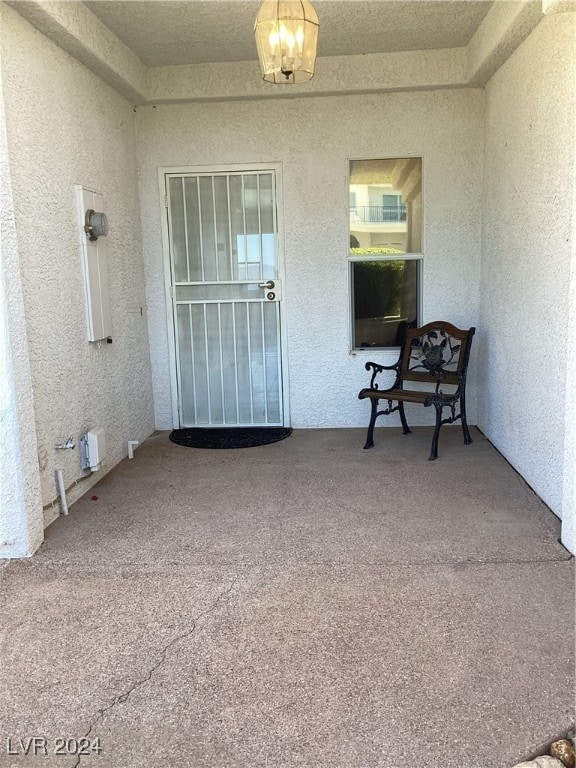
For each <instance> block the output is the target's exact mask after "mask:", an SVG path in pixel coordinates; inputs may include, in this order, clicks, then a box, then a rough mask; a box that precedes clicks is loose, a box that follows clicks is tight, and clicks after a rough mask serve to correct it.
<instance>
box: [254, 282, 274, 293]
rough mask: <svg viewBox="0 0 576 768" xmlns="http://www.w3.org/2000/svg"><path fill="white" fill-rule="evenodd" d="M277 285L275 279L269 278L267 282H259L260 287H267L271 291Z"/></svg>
mask: <svg viewBox="0 0 576 768" xmlns="http://www.w3.org/2000/svg"><path fill="white" fill-rule="evenodd" d="M275 285H276V283H275V282H274V280H268V282H267V283H258V288H267V289H268V290H269V291H271V290H272V288H274V286H275Z"/></svg>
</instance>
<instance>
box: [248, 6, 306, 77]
mask: <svg viewBox="0 0 576 768" xmlns="http://www.w3.org/2000/svg"><path fill="white" fill-rule="evenodd" d="M319 29H320V25H319V23H318V15H317V14H316V11H315V10H314V8H313V7H312V3H310V2H309V0H264V2H263V3H262V5H261V7H260V10H259V11H258V15H257V16H256V23H255V25H254V35H255V37H256V46H257V48H258V58H259V59H260V67H261V69H262V75H263V77H264V80H266V81H268V82H269V83H303V82H306V81H308V80H310V79H311V78H312V77H313V75H314V65H315V63H316V48H317V45H318V30H319Z"/></svg>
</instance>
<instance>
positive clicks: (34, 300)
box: [0, 5, 153, 505]
mask: <svg viewBox="0 0 576 768" xmlns="http://www.w3.org/2000/svg"><path fill="white" fill-rule="evenodd" d="M0 12H1V14H2V18H1V21H2V68H3V85H4V96H5V102H6V123H7V133H8V146H9V153H10V162H11V171H12V184H13V198H14V210H15V221H16V232H17V238H18V249H19V253H20V264H21V272H22V282H23V292H24V306H25V312H26V324H27V333H28V350H29V355H30V366H31V371H32V382H33V392H34V406H35V414H36V419H35V421H36V433H37V438H38V449H39V453H40V455H41V456H42V458H43V459H45V464H46V466H45V468H44V470H43V471H42V473H41V481H42V499H43V503H44V504H45V505H46V504H49V503H50V502H51V501H52V500H53V499H54V497H55V496H56V493H55V484H54V471H55V469H57V468H62V469H63V470H64V474H65V480H66V483H67V484H70V483H72V482H73V481H75V480H76V479H77V478H78V477H79V476H80V474H81V472H80V461H79V449H78V448H76V449H75V450H73V451H60V452H57V451H55V450H54V444H55V443H59V442H61V441H63V440H65V439H66V438H67V437H68V436H69V435H72V436H74V438H75V439H76V440H77V439H78V438H79V436H80V435H81V434H82V433H83V432H84V431H85V430H86V429H87V428H92V427H102V428H103V429H104V430H105V432H106V440H107V450H108V455H107V463H106V467H105V470H106V469H109V468H111V467H112V466H113V465H114V464H115V463H117V462H118V461H119V460H120V459H122V458H123V457H124V456H125V455H126V441H127V440H129V439H140V440H142V439H143V438H145V437H147V436H148V435H149V434H150V433H151V432H152V430H153V409H152V393H151V377H150V360H149V351H148V339H147V317H146V307H145V292H144V271H143V264H142V241H141V227H140V213H139V205H138V189H137V173H136V162H135V150H134V144H135V137H134V113H133V111H132V108H131V106H130V104H128V102H127V101H125V99H123V98H122V97H121V96H119V95H118V94H117V93H116V92H115V91H114V90H113V89H112V88H111V87H109V86H108V85H106V84H104V83H103V82H102V81H101V80H99V79H98V78H97V77H96V76H95V75H93V74H92V73H90V72H89V71H88V70H87V69H85V67H84V66H83V65H81V64H80V63H78V62H77V61H76V60H74V59H73V58H71V57H70V56H69V54H67V53H65V52H64V51H62V50H61V49H60V48H58V47H57V46H56V45H55V44H54V43H52V42H50V41H49V40H48V39H47V38H46V37H44V36H43V35H41V34H40V33H39V32H38V31H37V30H35V29H34V28H33V27H31V26H30V25H29V24H28V22H26V21H24V20H23V19H22V18H21V17H20V16H19V15H18V14H17V13H16V12H15V11H13V10H12V9H10V8H7V7H6V6H4V5H1V6H0ZM75 184H83V185H84V186H87V187H89V188H91V189H95V190H97V191H99V192H101V193H102V194H103V196H104V200H105V207H106V212H107V214H108V217H109V222H110V235H109V237H108V274H109V283H110V294H111V305H112V319H113V327H114V334H113V336H114V342H113V344H112V345H107V344H99V345H94V344H89V343H88V342H87V340H86V339H87V336H86V310H85V297H84V285H83V276H82V266H81V257H80V247H79V234H78V226H77V211H76V199H75V190H74V185H75ZM141 308H142V314H141ZM18 343H19V344H20V345H22V347H24V345H25V339H19V340H18ZM30 437H31V436H30ZM101 476H102V472H98V473H95V474H94V475H93V476H91V477H90V479H89V480H86V481H84V482H83V483H81V484H80V485H78V486H77V487H75V488H74V489H73V490H72V491H71V492H70V494H69V501H73V500H74V499H75V498H76V497H77V496H78V495H80V494H81V493H83V492H85V491H86V490H88V488H89V487H90V485H91V484H92V483H93V482H96V481H97V480H98V479H100V478H101Z"/></svg>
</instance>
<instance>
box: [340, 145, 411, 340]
mask: <svg viewBox="0 0 576 768" xmlns="http://www.w3.org/2000/svg"><path fill="white" fill-rule="evenodd" d="M349 205H350V254H349V255H350V261H351V285H352V296H351V302H352V321H353V333H352V336H353V339H352V342H353V347H354V348H356V349H359V348H360V349H361V348H365V347H397V346H399V345H400V344H401V342H402V336H403V334H404V332H405V330H406V328H409V327H415V326H416V325H418V324H419V317H418V308H419V306H420V290H421V279H420V259H419V258H414V255H418V256H420V255H421V254H422V158H420V157H396V158H387V159H375V160H352V161H350V188H349ZM408 254H410V256H411V258H405V256H406V255H408Z"/></svg>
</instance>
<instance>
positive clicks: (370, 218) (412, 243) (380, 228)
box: [349, 157, 422, 253]
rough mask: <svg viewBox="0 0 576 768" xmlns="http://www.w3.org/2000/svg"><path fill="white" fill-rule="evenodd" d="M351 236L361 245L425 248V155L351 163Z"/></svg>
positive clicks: (411, 249)
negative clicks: (423, 227)
mask: <svg viewBox="0 0 576 768" xmlns="http://www.w3.org/2000/svg"><path fill="white" fill-rule="evenodd" d="M349 197H350V235H351V236H353V237H354V238H355V239H356V241H357V242H358V243H359V247H360V248H394V249H395V250H396V251H398V252H400V253H421V251H422V158H420V157H394V158H388V159H387V160H352V161H351V162H350V190H349Z"/></svg>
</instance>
